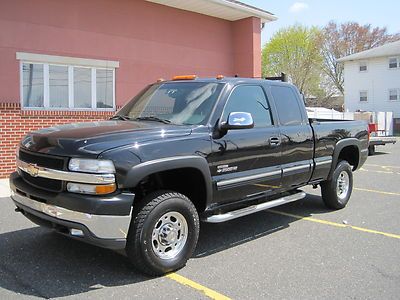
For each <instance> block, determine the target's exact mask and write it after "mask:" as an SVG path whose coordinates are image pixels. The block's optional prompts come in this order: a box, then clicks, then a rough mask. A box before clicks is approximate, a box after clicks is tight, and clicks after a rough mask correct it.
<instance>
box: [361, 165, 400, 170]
mask: <svg viewBox="0 0 400 300" xmlns="http://www.w3.org/2000/svg"><path fill="white" fill-rule="evenodd" d="M364 166H370V167H381V168H392V169H393V168H397V169H400V167H398V166H382V165H374V164H364Z"/></svg>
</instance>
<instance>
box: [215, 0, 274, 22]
mask: <svg viewBox="0 0 400 300" xmlns="http://www.w3.org/2000/svg"><path fill="white" fill-rule="evenodd" d="M208 1H210V2H214V3H216V4H219V5H223V6H228V7H231V8H233V9H237V10H240V11H243V12H246V13H248V14H250V15H253V16H254V17H258V18H260V19H261V20H262V21H263V22H271V21H276V20H277V19H278V18H277V17H276V16H274V15H273V14H271V13H269V12H267V11H264V10H262V9H258V8H255V7H252V6H250V5H246V4H244V3H240V2H237V1H232V0H208Z"/></svg>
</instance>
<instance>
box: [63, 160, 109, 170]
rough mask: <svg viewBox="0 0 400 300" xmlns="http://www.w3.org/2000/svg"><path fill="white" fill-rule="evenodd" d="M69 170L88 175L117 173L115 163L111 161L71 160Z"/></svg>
mask: <svg viewBox="0 0 400 300" xmlns="http://www.w3.org/2000/svg"><path fill="white" fill-rule="evenodd" d="M68 169H70V170H71V171H76V172H87V173H98V174H102V173H115V167H114V163H113V162H112V161H111V160H101V159H86V158H71V159H70V161H69V164H68Z"/></svg>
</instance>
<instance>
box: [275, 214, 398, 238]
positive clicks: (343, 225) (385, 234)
mask: <svg viewBox="0 0 400 300" xmlns="http://www.w3.org/2000/svg"><path fill="white" fill-rule="evenodd" d="M267 211H269V212H272V213H274V214H278V215H283V216H287V217H292V218H295V219H299V220H306V221H310V222H315V223H320V224H325V225H330V226H335V227H340V228H351V229H354V230H358V231H363V232H368V233H374V234H379V235H384V236H386V237H391V238H395V239H400V235H398V234H393V233H387V232H382V231H377V230H372V229H368V228H362V227H357V226H353V225H348V224H340V223H335V222H331V221H326V220H321V219H316V218H312V217H304V216H299V215H294V214H290V213H287V212H283V211H280V210H275V209H269V210H267Z"/></svg>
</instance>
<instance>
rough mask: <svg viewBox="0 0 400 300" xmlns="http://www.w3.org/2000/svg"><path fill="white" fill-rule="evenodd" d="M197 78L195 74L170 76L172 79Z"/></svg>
mask: <svg viewBox="0 0 400 300" xmlns="http://www.w3.org/2000/svg"><path fill="white" fill-rule="evenodd" d="M196 78H197V75H177V76H174V77H172V80H194V79H196Z"/></svg>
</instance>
